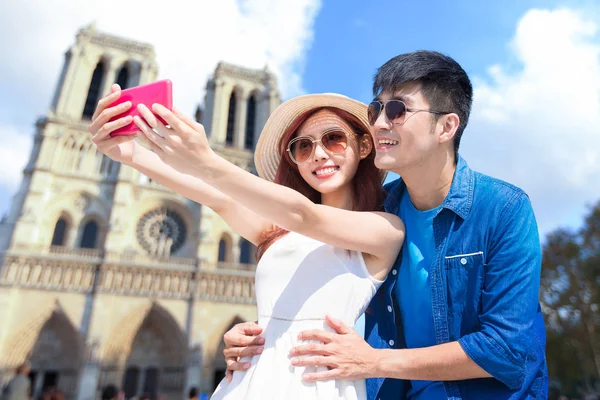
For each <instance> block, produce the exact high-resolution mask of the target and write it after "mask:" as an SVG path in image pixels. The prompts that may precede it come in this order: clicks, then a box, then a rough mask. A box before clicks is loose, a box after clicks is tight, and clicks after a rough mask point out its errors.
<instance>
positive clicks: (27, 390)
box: [2, 361, 31, 400]
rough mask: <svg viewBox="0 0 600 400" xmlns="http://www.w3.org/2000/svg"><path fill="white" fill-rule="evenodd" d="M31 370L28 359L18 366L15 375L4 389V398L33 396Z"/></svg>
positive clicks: (23, 398)
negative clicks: (30, 379)
mask: <svg viewBox="0 0 600 400" xmlns="http://www.w3.org/2000/svg"><path fill="white" fill-rule="evenodd" d="M29 372H31V365H30V364H29V362H27V361H25V362H24V363H23V364H21V365H19V366H18V367H17V369H16V371H15V376H14V377H13V378H12V379H11V380H10V382H9V383H8V385H7V386H6V388H5V389H4V394H3V396H2V400H29V398H30V396H31V382H30V381H29Z"/></svg>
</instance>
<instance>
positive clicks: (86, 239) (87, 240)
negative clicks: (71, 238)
mask: <svg viewBox="0 0 600 400" xmlns="http://www.w3.org/2000/svg"><path fill="white" fill-rule="evenodd" d="M97 235H98V224H97V223H96V222H95V221H89V222H88V223H87V224H85V227H84V228H83V235H82V236H81V245H80V246H79V247H81V248H82V249H94V248H96V237H97Z"/></svg>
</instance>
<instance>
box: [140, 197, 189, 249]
mask: <svg viewBox="0 0 600 400" xmlns="http://www.w3.org/2000/svg"><path fill="white" fill-rule="evenodd" d="M185 236H186V230H185V223H184V222H183V218H182V217H181V216H180V215H179V214H178V213H177V212H175V211H173V210H171V209H168V208H166V207H161V208H157V209H154V210H150V211H148V212H147V213H146V214H144V215H143V216H142V218H140V220H139V222H138V224H137V239H138V242H139V244H140V246H142V247H143V248H144V250H146V252H148V254H150V255H153V256H156V257H169V256H171V254H173V253H175V252H176V251H177V250H179V249H180V248H181V246H183V243H184V242H185Z"/></svg>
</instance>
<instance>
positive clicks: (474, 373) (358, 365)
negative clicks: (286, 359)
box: [291, 316, 491, 381]
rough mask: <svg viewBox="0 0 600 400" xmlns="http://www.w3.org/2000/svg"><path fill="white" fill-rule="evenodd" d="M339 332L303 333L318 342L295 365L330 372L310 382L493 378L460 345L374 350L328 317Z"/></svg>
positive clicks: (299, 352) (300, 352)
mask: <svg viewBox="0 0 600 400" xmlns="http://www.w3.org/2000/svg"><path fill="white" fill-rule="evenodd" d="M327 322H328V323H329V325H330V326H331V327H332V328H334V329H335V330H336V332H337V333H331V332H324V331H319V330H313V331H306V332H302V333H301V334H300V335H301V336H300V337H299V338H300V339H301V340H317V341H320V342H323V343H324V344H319V343H311V344H307V345H302V346H298V347H296V348H294V349H292V351H291V355H292V356H293V357H294V358H292V365H294V366H307V365H315V366H327V367H329V368H331V369H330V370H328V371H324V372H318V373H314V374H304V375H303V378H304V379H305V380H307V381H313V380H325V379H364V378H374V377H378V378H396V379H414V380H432V381H453V380H463V379H473V378H489V377H490V376H491V375H490V374H489V373H487V372H486V371H484V370H483V369H482V368H481V367H479V366H478V365H477V364H476V363H475V362H473V360H471V359H470V358H469V357H468V356H467V354H466V353H465V352H464V350H463V349H462V347H461V346H460V345H459V344H458V342H451V343H444V344H440V345H437V346H431V347H424V348H420V349H395V350H392V349H388V350H381V349H373V348H372V347H371V346H369V345H368V344H367V342H365V340H364V339H363V338H362V337H361V336H360V335H358V334H357V333H356V332H355V331H354V330H353V329H351V328H349V327H348V326H346V325H344V324H343V323H342V322H341V321H339V320H337V319H334V318H331V317H329V316H328V317H327Z"/></svg>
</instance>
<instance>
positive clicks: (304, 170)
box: [291, 109, 368, 194]
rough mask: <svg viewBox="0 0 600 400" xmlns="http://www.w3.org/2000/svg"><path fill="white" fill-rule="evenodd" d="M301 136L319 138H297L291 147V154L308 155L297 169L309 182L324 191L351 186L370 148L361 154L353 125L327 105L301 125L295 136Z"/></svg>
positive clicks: (319, 190)
mask: <svg viewBox="0 0 600 400" xmlns="http://www.w3.org/2000/svg"><path fill="white" fill-rule="evenodd" d="M323 134H325V136H323ZM301 137H310V138H312V139H313V140H314V141H316V142H315V143H314V144H312V145H311V143H310V141H306V140H302V141H296V142H295V143H294V145H293V146H292V148H291V150H292V156H295V157H296V159H297V160H301V159H304V158H306V161H305V162H302V163H299V164H298V171H299V172H300V175H301V176H302V178H303V179H304V180H305V181H306V183H308V184H309V185H310V186H311V187H312V188H313V189H315V190H316V191H318V192H320V193H322V194H328V193H333V192H337V191H338V190H343V189H346V188H348V187H350V186H349V184H350V183H351V182H352V179H353V178H354V175H355V174H356V171H357V169H358V164H359V162H360V160H361V158H364V157H366V156H367V155H368V152H367V153H366V154H365V155H364V156H362V157H361V156H360V151H359V145H358V142H357V136H356V135H355V134H354V131H353V129H352V127H351V125H350V124H349V123H347V122H346V121H345V120H344V119H342V118H341V117H340V116H338V115H337V114H335V113H334V112H332V111H329V110H326V109H325V110H321V111H318V112H316V113H315V114H313V115H312V116H310V117H309V118H308V119H307V120H306V121H305V122H304V123H303V124H302V125H301V126H300V128H298V130H297V132H296V135H295V136H294V138H301ZM294 138H292V140H293V139H294ZM319 140H320V141H319ZM344 143H345V146H344ZM327 146H328V147H329V149H328V148H327ZM344 147H345V148H346V149H345V151H343V148H344ZM363 152H364V151H363ZM308 155H310V156H308Z"/></svg>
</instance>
